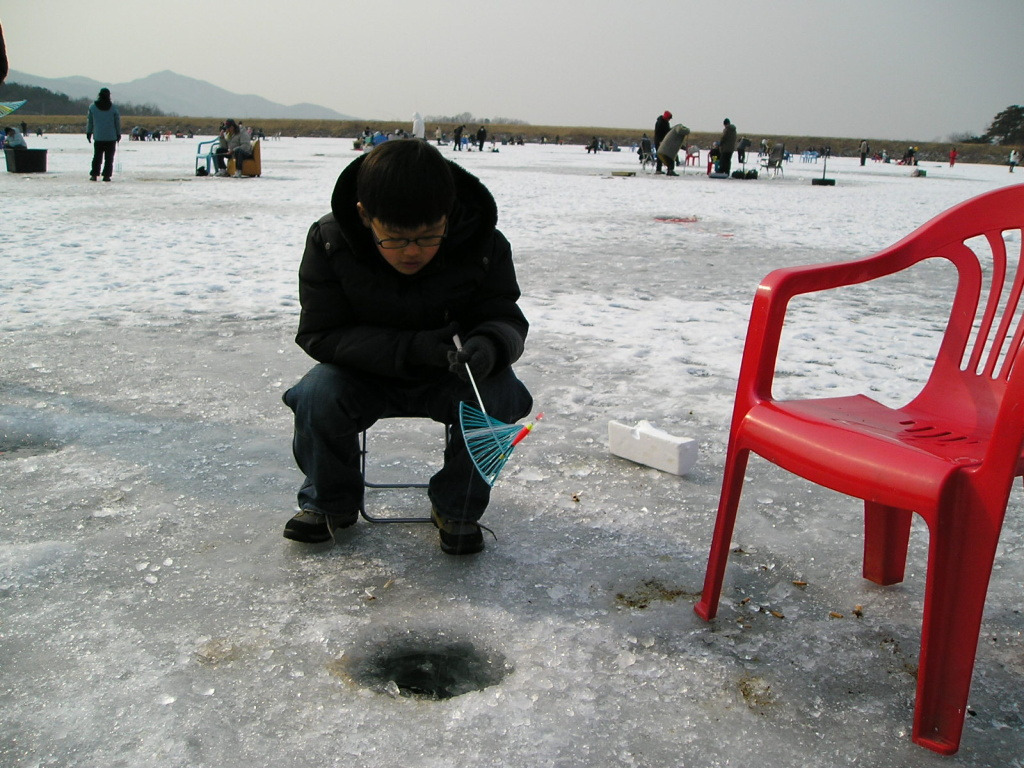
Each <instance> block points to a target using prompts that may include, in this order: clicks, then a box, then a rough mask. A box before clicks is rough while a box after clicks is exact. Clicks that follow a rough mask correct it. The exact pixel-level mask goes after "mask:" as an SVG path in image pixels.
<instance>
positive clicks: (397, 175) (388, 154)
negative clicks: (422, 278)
mask: <svg viewBox="0 0 1024 768" xmlns="http://www.w3.org/2000/svg"><path fill="white" fill-rule="evenodd" d="M356 199H357V200H358V201H359V202H360V203H362V204H363V209H364V210H365V211H366V213H367V215H369V217H370V218H371V219H377V220H378V221H380V222H381V223H382V224H387V225H390V226H392V227H396V228H399V229H416V228H417V227H424V226H428V225H430V224H435V223H437V222H438V221H440V220H441V218H442V217H443V216H447V215H449V214H450V213H451V212H452V208H453V207H454V205H455V179H454V177H453V176H452V169H451V165H450V164H449V163H448V161H447V160H445V158H444V156H443V155H442V154H441V153H440V152H439V151H438V150H436V149H435V148H434V147H432V146H431V145H430V144H428V143H427V142H425V141H422V140H420V139H392V140H391V141H386V142H384V143H383V144H381V145H380V146H378V147H376V148H375V149H373V150H372V151H371V152H370V153H369V154H368V155H367V156H366V157H365V158H364V160H363V162H362V164H361V165H360V166H359V175H358V176H357V177H356Z"/></svg>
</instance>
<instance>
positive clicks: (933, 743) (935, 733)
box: [913, 509, 999, 755]
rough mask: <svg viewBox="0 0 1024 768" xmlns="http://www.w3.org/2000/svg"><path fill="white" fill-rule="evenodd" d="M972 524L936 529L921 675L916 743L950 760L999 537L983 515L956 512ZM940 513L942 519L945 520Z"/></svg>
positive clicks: (957, 742)
mask: <svg viewBox="0 0 1024 768" xmlns="http://www.w3.org/2000/svg"><path fill="white" fill-rule="evenodd" d="M957 516H958V517H959V518H960V519H962V520H967V521H970V523H969V524H965V525H962V526H958V527H956V528H954V529H953V530H948V531H938V530H935V529H938V528H939V527H940V526H941V523H940V524H939V525H936V526H934V528H933V530H932V532H931V535H932V542H931V545H930V550H931V551H930V554H929V557H928V577H927V583H926V586H925V597H924V622H923V626H922V630H921V656H920V660H919V664H918V674H917V704H916V707H915V710H914V730H913V740H914V741H915V742H917V743H918V744H920V745H921V746H923V747H926V748H928V749H931V750H933V751H935V752H939V753H941V754H946V755H951V754H953V753H954V752H956V751H957V749H958V748H959V746H960V736H961V733H962V731H963V725H964V715H965V713H966V710H967V696H968V693H969V692H970V688H971V676H972V674H973V672H974V659H975V655H976V653H977V650H978V635H979V633H980V632H981V618H982V613H983V612H984V609H985V594H986V592H987V591H988V582H989V577H990V576H991V574H992V563H993V561H994V560H995V553H996V545H997V543H998V540H999V532H998V530H996V531H995V532H994V533H993V532H990V531H988V530H987V529H986V525H985V523H984V522H982V521H985V520H986V518H987V515H986V512H985V511H984V510H973V511H972V510H963V509H960V510H957ZM942 517H943V516H942V515H941V513H940V515H939V519H940V520H941V519H942Z"/></svg>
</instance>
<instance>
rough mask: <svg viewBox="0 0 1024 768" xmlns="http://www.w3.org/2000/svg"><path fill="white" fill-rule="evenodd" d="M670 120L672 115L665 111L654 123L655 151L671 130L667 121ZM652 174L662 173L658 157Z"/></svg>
mask: <svg viewBox="0 0 1024 768" xmlns="http://www.w3.org/2000/svg"><path fill="white" fill-rule="evenodd" d="M671 119H672V113H671V112H669V111H668V110H667V109H666V110H665V111H664V112H663V113H662V114H661V115H659V116H658V119H657V120H655V121H654V147H655V149H657V148H658V147H660V146H661V140H662V139H664V138H665V137H666V136H668V132H669V130H671V128H672V126H671V125H669V122H668V121H669V120H671ZM654 172H655V173H662V172H663V171H662V170H661V158H660V157H658V158H657V159H656V164H655V167H654Z"/></svg>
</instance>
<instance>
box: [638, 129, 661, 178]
mask: <svg viewBox="0 0 1024 768" xmlns="http://www.w3.org/2000/svg"><path fill="white" fill-rule="evenodd" d="M639 154H640V167H641V168H643V170H644V171H645V172H647V173H654V169H655V167H656V165H657V158H656V157H655V156H654V147H653V145H652V144H651V140H650V139H648V138H643V139H640V149H639Z"/></svg>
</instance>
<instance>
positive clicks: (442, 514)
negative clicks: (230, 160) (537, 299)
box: [284, 139, 533, 555]
mask: <svg viewBox="0 0 1024 768" xmlns="http://www.w3.org/2000/svg"><path fill="white" fill-rule="evenodd" d="M331 211H332V213H330V214H328V215H327V216H324V217H323V218H322V219H320V220H319V221H318V222H316V223H315V224H314V225H313V226H312V227H311V228H310V230H309V234H308V235H307V237H306V248H305V251H304V253H303V255H302V263H301V265H300V267H299V302H300V304H301V306H302V314H301V316H300V318H299V330H298V334H297V335H296V342H297V343H298V344H299V346H301V347H302V348H303V349H304V350H305V351H306V352H307V353H308V354H309V355H310V357H312V358H313V359H314V360H317V361H318V365H316V366H314V367H313V368H312V369H311V370H310V371H309V372H308V373H307V374H306V375H305V376H304V377H303V378H302V380H301V381H299V383H298V384H296V385H295V386H294V387H292V388H291V389H289V390H288V391H287V392H285V394H284V402H285V403H286V404H287V405H288V407H289V408H291V409H292V410H293V411H294V412H295V434H294V438H293V441H292V449H293V452H294V454H295V460H296V463H297V464H298V466H299V469H300V470H301V471H302V472H303V473H304V474H305V476H306V478H305V482H304V483H303V484H302V487H301V488H300V489H299V493H298V501H299V512H298V514H296V515H295V516H294V517H293V518H292V519H291V520H289V521H288V523H287V524H286V525H285V528H284V535H285V537H286V538H289V539H292V540H294V541H300V542H304V543H310V544H312V543H319V542H324V541H328V540H330V539H331V538H332V536H333V531H334V530H336V529H338V528H345V527H347V526H350V525H352V524H353V523H355V522H356V521H357V520H358V518H359V511H360V509H361V507H362V499H363V478H362V474H361V472H360V461H359V459H360V454H359V434H360V433H361V432H362V431H363V430H365V429H367V428H369V427H370V426H371V425H372V424H373V423H374V422H376V421H377V420H378V419H381V418H387V417H394V416H425V417H429V418H431V419H433V420H434V421H438V422H441V423H444V424H449V425H451V439H450V440H449V441H448V444H447V446H446V447H445V450H444V466H443V467H442V468H441V469H440V470H439V471H438V472H437V474H435V475H434V476H433V477H432V478H430V485H429V488H428V496H429V498H430V503H431V516H432V518H433V521H434V524H435V525H436V526H437V528H438V529H439V533H440V540H441V549H442V550H443V551H444V552H446V553H448V554H450V555H467V554H472V553H475V552H479V551H480V550H482V549H483V546H484V543H483V535H482V533H481V530H480V526H479V525H478V524H477V521H478V520H479V519H480V517H481V515H483V513H484V510H485V509H486V507H487V502H488V501H489V499H490V491H491V489H490V486H489V485H488V484H487V483H486V482H485V481H484V480H483V478H482V477H481V476H480V475H479V473H478V472H477V471H476V468H475V467H474V466H473V462H472V459H471V458H470V456H469V453H468V452H467V450H466V445H465V443H464V442H463V439H462V433H461V430H460V428H459V417H458V409H459V401H460V400H465V401H467V402H470V403H474V402H475V400H476V398H475V396H474V394H473V390H472V387H471V385H470V383H469V377H468V375H467V373H466V366H469V369H470V370H471V371H472V374H473V377H474V378H475V380H476V383H477V386H478V387H479V390H480V396H481V397H482V398H483V401H484V404H485V406H486V410H487V413H488V415H490V416H492V417H494V418H496V419H500V420H502V421H505V422H509V423H511V422H515V421H516V420H518V419H521V418H522V417H523V416H525V415H526V414H527V413H529V411H530V408H531V407H532V405H533V399H532V397H531V396H530V393H529V392H528V391H527V389H526V387H525V386H524V385H523V383H522V382H520V381H519V379H517V378H516V376H515V374H514V373H513V371H512V368H511V366H512V364H513V363H514V362H516V361H517V360H518V359H519V357H520V356H521V355H522V353H523V345H524V342H525V340H526V333H527V329H528V328H529V323H527V321H526V318H525V317H524V315H523V313H522V311H521V310H520V308H519V306H518V305H517V303H516V302H517V301H518V299H519V295H520V291H519V284H518V282H517V281H516V273H515V267H514V265H513V263H512V249H511V247H510V246H509V243H508V241H507V240H506V239H505V237H504V235H502V234H501V232H499V231H498V230H497V228H496V224H497V220H498V214H497V207H496V205H495V203H494V198H493V197H492V196H491V193H490V192H489V191H488V190H487V188H486V187H484V185H483V184H482V183H481V182H480V181H479V180H478V179H477V178H475V177H474V176H472V175H470V174H469V173H468V172H466V171H465V170H463V169H462V168H461V167H459V166H458V165H456V164H455V163H452V162H450V161H448V160H446V159H445V158H444V157H443V156H442V155H441V153H440V152H438V151H437V150H436V149H434V148H433V147H431V146H430V145H429V144H428V143H427V142H425V141H419V140H417V139H398V140H392V141H389V142H386V143H384V144H381V145H380V146H379V147H377V148H376V149H374V150H372V151H371V152H370V153H368V154H366V155H362V156H360V157H358V158H357V159H356V160H354V161H353V162H352V163H351V164H350V165H349V166H348V167H347V168H345V170H344V171H342V173H341V176H339V177H338V182H337V184H336V185H335V187H334V194H333V196H332V197H331ZM456 333H458V334H459V336H460V338H461V340H462V345H463V346H462V351H461V352H456V350H455V344H454V341H453V336H454V335H455V334H456Z"/></svg>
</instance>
